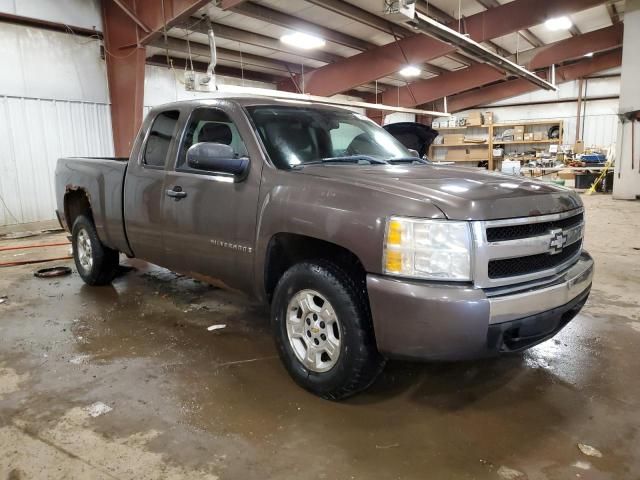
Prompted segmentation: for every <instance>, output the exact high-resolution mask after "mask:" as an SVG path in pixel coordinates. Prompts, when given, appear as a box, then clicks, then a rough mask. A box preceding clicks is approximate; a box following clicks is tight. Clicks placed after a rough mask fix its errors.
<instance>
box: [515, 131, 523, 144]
mask: <svg viewBox="0 0 640 480" xmlns="http://www.w3.org/2000/svg"><path fill="white" fill-rule="evenodd" d="M513 141H514V142H522V141H524V134H522V133H516V134H515V135H514V136H513Z"/></svg>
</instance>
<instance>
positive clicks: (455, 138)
mask: <svg viewBox="0 0 640 480" xmlns="http://www.w3.org/2000/svg"><path fill="white" fill-rule="evenodd" d="M462 142H464V134H463V133H449V134H446V135H443V136H442V143H444V144H445V145H452V144H456V143H462Z"/></svg>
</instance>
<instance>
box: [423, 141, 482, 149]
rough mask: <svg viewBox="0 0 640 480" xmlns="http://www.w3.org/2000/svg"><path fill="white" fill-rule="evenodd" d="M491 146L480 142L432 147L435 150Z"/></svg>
mask: <svg viewBox="0 0 640 480" xmlns="http://www.w3.org/2000/svg"><path fill="white" fill-rule="evenodd" d="M487 145H489V143H488V142H484V143H479V142H468V143H467V142H465V143H447V144H446V145H445V144H444V143H442V144H440V145H432V147H433V148H441V147H486V146H487Z"/></svg>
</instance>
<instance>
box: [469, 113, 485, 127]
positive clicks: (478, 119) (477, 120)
mask: <svg viewBox="0 0 640 480" xmlns="http://www.w3.org/2000/svg"><path fill="white" fill-rule="evenodd" d="M467 125H468V126H470V127H478V126H480V125H482V114H481V113H480V112H471V113H469V116H468V117H467Z"/></svg>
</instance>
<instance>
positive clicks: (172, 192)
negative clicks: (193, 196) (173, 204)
mask: <svg viewBox="0 0 640 480" xmlns="http://www.w3.org/2000/svg"><path fill="white" fill-rule="evenodd" d="M166 193H167V195H168V196H169V197H171V198H175V199H176V200H180V199H181V198H184V197H186V196H187V192H183V191H182V187H180V186H178V185H176V186H175V187H173V189H169V190H167V192H166Z"/></svg>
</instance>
